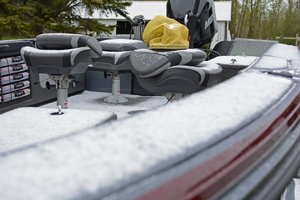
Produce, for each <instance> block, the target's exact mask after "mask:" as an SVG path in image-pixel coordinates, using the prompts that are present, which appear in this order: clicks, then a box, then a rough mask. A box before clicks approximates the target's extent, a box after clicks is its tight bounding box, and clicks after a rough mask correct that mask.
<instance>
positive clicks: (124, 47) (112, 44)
mask: <svg viewBox="0 0 300 200" xmlns="http://www.w3.org/2000/svg"><path fill="white" fill-rule="evenodd" d="M99 43H100V45H101V47H102V49H103V50H104V51H132V50H136V49H145V48H146V49H147V48H148V45H146V44H145V42H143V41H141V40H130V39H108V40H102V41H100V42H99Z"/></svg>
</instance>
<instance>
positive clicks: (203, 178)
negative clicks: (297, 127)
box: [136, 94, 300, 200]
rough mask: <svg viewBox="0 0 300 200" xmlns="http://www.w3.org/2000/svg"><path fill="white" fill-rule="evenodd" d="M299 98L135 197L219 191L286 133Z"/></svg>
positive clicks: (205, 195) (199, 199) (196, 197)
mask: <svg viewBox="0 0 300 200" xmlns="http://www.w3.org/2000/svg"><path fill="white" fill-rule="evenodd" d="M299 102H300V94H298V96H297V97H296V98H295V99H294V100H293V101H292V103H291V104H290V105H289V106H288V108H287V109H285V110H284V112H283V113H282V114H281V115H280V116H279V117H278V118H276V119H275V120H274V121H273V120H272V121H273V122H269V123H266V124H264V126H262V127H259V128H257V129H256V130H254V131H253V132H252V133H250V134H249V135H248V136H247V137H246V138H244V139H243V140H241V141H239V142H237V143H236V144H235V145H233V146H231V147H230V148H228V149H227V150H225V151H223V152H222V153H221V154H219V155H217V156H215V157H213V158H212V159H210V160H207V161H205V162H204V163H202V164H200V165H199V166H197V167H196V168H194V169H192V170H191V171H189V172H186V173H185V174H182V175H180V176H179V177H177V178H175V179H173V180H172V181H170V182H168V183H166V184H164V185H161V186H160V187H158V188H156V189H154V190H153V191H151V192H148V193H146V194H144V195H142V196H140V197H139V198H137V199H136V200H147V199H149V200H150V199H151V200H153V199H155V200H160V199H161V200H167V199H169V200H176V199H178V200H182V199H185V200H203V199H209V198H211V197H213V196H214V195H216V194H218V193H219V192H220V191H221V190H223V189H225V188H226V186H228V185H229V184H230V183H233V181H234V180H235V179H237V178H238V177H239V176H240V175H241V174H242V173H243V172H245V171H246V170H248V169H250V168H251V167H253V166H254V164H255V163H257V162H258V161H259V160H260V159H262V158H263V157H265V156H266V154H268V152H269V151H270V149H271V148H272V147H274V146H276V145H275V144H276V143H278V142H279V140H280V139H281V138H283V136H284V135H285V134H287V131H288V130H289V128H290V127H291V126H292V125H293V124H295V123H294V122H295V121H296V120H297V118H298V116H299V113H300V108H299V107H300V106H299Z"/></svg>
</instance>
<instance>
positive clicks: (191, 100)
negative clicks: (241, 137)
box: [0, 73, 293, 200]
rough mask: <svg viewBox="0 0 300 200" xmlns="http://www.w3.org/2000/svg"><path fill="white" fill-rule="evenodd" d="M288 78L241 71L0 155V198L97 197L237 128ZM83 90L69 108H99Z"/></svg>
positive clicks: (270, 101) (280, 91)
mask: <svg viewBox="0 0 300 200" xmlns="http://www.w3.org/2000/svg"><path fill="white" fill-rule="evenodd" d="M292 84H293V81H292V80H291V79H286V78H282V77H274V76H271V75H267V74H259V73H243V74H240V75H238V76H236V77H234V78H232V79H230V80H228V81H226V82H223V83H222V84H219V85H217V86H215V87H213V88H210V89H207V90H204V91H202V92H199V93H195V94H193V95H191V96H189V97H186V98H184V99H182V100H180V101H175V102H173V103H171V104H167V105H166V106H163V107H160V108H157V109H155V110H150V111H148V112H144V113H140V114H137V115H134V116H132V117H129V118H127V117H125V116H124V119H122V120H119V121H115V122H111V123H106V124H103V125H101V126H97V127H95V128H92V129H88V130H85V131H82V132H80V133H78V134H74V135H72V136H70V137H67V138H62V139H60V140H55V141H52V142H50V143H45V144H42V145H39V146H35V147H31V148H29V149H27V150H25V151H21V152H15V153H12V154H8V155H5V156H1V157H0V163H1V165H0V177H1V179H0V194H1V198H3V199H10V200H13V199H20V197H22V198H23V199H32V200H33V199H51V200H52V199H64V200H65V199H74V198H75V197H76V198H78V199H84V197H86V196H89V197H95V196H97V197H98V198H99V197H104V196H106V195H108V194H109V193H110V192H112V191H114V190H116V189H119V188H122V187H124V186H125V185H127V184H128V183H132V182H133V181H137V180H140V179H142V178H143V177H147V176H149V175H150V174H151V173H153V172H155V171H157V170H160V169H162V168H164V167H166V166H170V165H172V164H174V163H176V162H179V161H180V160H181V159H184V158H185V157H186V156H188V155H191V154H192V153H193V152H195V151H199V150H201V149H204V148H205V147H207V146H209V145H210V144H212V143H214V142H216V141H218V140H220V139H221V138H223V137H226V136H227V135H229V134H231V133H232V132H233V131H236V130H238V129H240V128H241V127H243V126H244V125H246V124H248V123H249V122H250V121H251V120H253V119H256V118H257V117H258V116H259V115H261V114H262V113H264V112H265V111H266V109H267V108H268V107H270V106H273V105H274V104H275V103H276V102H278V101H279V99H280V98H281V97H282V96H283V95H285V94H286V93H287V91H288V90H289V89H290V87H291V86H292ZM274 88H276V90H274ZM90 95H91V96H93V95H94V94H92V93H90V94H89V95H87V93H86V92H85V93H83V94H82V95H80V99H75V98H70V99H69V105H70V107H73V106H74V107H76V108H85V109H87V110H89V109H91V110H105V106H103V105H102V106H100V105H95V99H97V98H99V97H97V98H96V97H95V96H93V97H95V99H93V97H92V99H93V100H91V99H90V98H88V96H89V97H90ZM246 99H247V100H246ZM75 102H77V103H78V105H77V103H75ZM96 102H99V100H96ZM142 104H143V105H144V106H145V107H147V106H149V105H147V103H146V102H144V103H142ZM139 105H140V106H141V104H139ZM48 106H53V105H50V104H49V105H47V106H46V107H48ZM116 109H120V107H119V108H116ZM113 112H114V111H113ZM116 113H117V112H116ZM35 123H36V122H35ZM16 191H18V192H16ZM112 198H113V197H112Z"/></svg>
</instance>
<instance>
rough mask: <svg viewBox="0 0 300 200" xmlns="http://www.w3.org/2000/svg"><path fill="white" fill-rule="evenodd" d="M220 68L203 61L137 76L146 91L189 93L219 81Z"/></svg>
mask: <svg viewBox="0 0 300 200" xmlns="http://www.w3.org/2000/svg"><path fill="white" fill-rule="evenodd" d="M221 75H222V68H221V67H220V66H219V65H218V64H216V63H213V62H209V61H204V62H202V63H200V64H198V65H196V66H188V65H176V66H173V67H169V68H168V69H167V70H165V71H163V72H162V73H160V74H158V75H156V76H152V77H146V78H145V77H139V76H137V80H138V81H139V83H140V85H141V86H142V87H143V88H145V89H146V90H148V91H152V92H164V93H184V94H191V93H194V92H197V91H199V90H202V89H204V88H206V87H210V86H213V85H215V84H217V83H218V82H220V80H221Z"/></svg>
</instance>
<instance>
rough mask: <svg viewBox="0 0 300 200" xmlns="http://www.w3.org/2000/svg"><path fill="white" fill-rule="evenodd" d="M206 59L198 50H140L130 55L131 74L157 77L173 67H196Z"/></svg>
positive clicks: (203, 53)
mask: <svg viewBox="0 0 300 200" xmlns="http://www.w3.org/2000/svg"><path fill="white" fill-rule="evenodd" d="M205 58H206V53H205V52H204V51H201V50H199V49H184V50H176V51H154V50H150V49H140V50H136V51H134V52H132V53H131V56H130V61H131V64H132V69H131V70H132V72H133V73H134V74H135V75H137V76H140V77H152V76H155V75H158V74H160V73H162V72H163V71H165V70H166V69H168V68H169V67H171V66H174V65H197V64H199V63H201V62H202V61H203V60H205Z"/></svg>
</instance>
